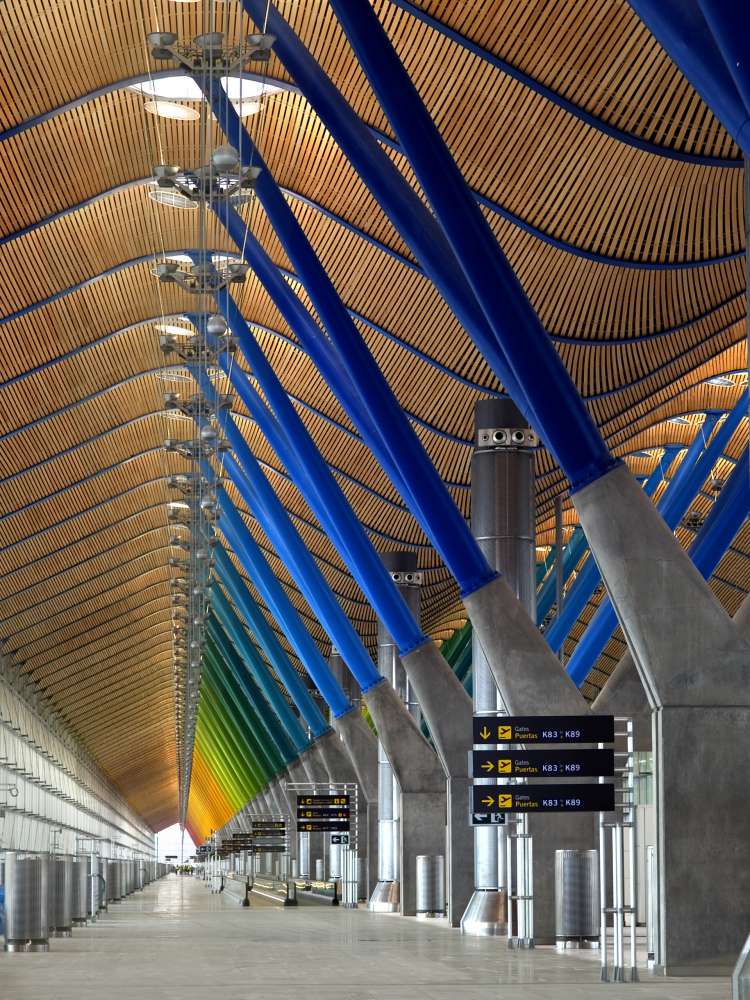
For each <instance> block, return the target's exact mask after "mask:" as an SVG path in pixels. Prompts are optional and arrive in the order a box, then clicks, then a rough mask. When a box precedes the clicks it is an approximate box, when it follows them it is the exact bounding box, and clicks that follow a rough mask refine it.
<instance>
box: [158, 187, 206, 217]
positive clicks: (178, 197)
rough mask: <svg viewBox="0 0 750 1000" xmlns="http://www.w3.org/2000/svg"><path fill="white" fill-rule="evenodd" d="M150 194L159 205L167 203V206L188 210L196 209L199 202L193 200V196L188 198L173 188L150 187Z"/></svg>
mask: <svg viewBox="0 0 750 1000" xmlns="http://www.w3.org/2000/svg"><path fill="white" fill-rule="evenodd" d="M148 196H149V198H150V199H151V201H155V202H156V203H157V205H166V206H167V208H179V209H185V210H187V211H188V212H193V211H196V210H197V208H198V203H197V202H195V201H193V200H192V198H186V197H185V195H184V194H180V192H179V191H175V190H174V189H173V188H162V187H152V188H150V189H149V192H148Z"/></svg>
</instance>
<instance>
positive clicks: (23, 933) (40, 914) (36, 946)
mask: <svg viewBox="0 0 750 1000" xmlns="http://www.w3.org/2000/svg"><path fill="white" fill-rule="evenodd" d="M4 881H5V885H4V888H5V950H6V951H11V952H13V951H49V923H50V920H49V901H48V896H49V886H48V881H49V858H48V857H47V855H46V854H45V855H25V856H24V855H20V854H19V853H18V852H16V851H9V852H8V853H7V854H6V855H5V876H4Z"/></svg>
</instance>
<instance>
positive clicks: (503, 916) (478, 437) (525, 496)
mask: <svg viewBox="0 0 750 1000" xmlns="http://www.w3.org/2000/svg"><path fill="white" fill-rule="evenodd" d="M474 423H475V428H474V430H475V450H474V455H473V457H472V464H471V528H472V531H473V533H474V536H475V537H476V539H477V541H478V542H479V545H480V547H481V549H482V551H483V553H484V555H485V556H486V557H487V561H488V562H489V563H490V565H491V566H493V567H494V568H495V569H497V570H499V571H500V572H501V573H502V574H503V576H504V578H505V580H506V582H507V584H508V586H509V587H510V588H511V589H512V590H513V591H514V592H515V594H516V596H517V597H518V599H519V600H520V602H521V604H522V605H523V607H524V608H525V609H526V611H527V612H528V613H529V616H530V617H531V618H532V619H533V618H534V617H535V611H536V594H535V582H536V581H535V573H534V571H535V562H536V524H535V517H536V509H535V474H534V452H535V440H536V439H535V437H534V436H533V435H532V434H531V433H530V430H529V428H528V426H527V424H526V421H525V420H524V418H523V416H522V415H521V413H520V412H519V411H518V409H517V408H516V406H515V405H514V404H513V403H512V402H511V401H510V400H500V399H486V400H480V401H479V402H478V403H477V405H476V411H475V415H474ZM472 674H473V696H474V711H475V712H476V713H477V714H482V713H483V712H487V713H490V714H493V713H495V712H497V711H498V710H500V711H504V710H505V706H504V704H503V700H502V697H501V696H500V693H499V691H498V688H497V685H496V683H495V679H494V677H493V675H492V671H491V669H490V665H489V662H488V659H487V657H486V656H485V653H484V651H483V649H482V647H481V645H480V643H479V641H478V638H477V635H476V633H475V634H474V636H473V640H472ZM492 781H493V779H487V783H488V784H491V783H492ZM474 886H475V891H474V894H473V896H472V898H471V901H470V903H469V906H468V907H467V909H466V912H465V913H464V915H463V919H462V921H461V930H462V931H463V933H464V934H471V935H481V936H492V935H501V934H505V932H506V921H507V891H506V890H507V881H506V872H505V829H504V827H493V826H485V827H475V829H474Z"/></svg>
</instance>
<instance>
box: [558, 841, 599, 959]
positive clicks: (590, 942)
mask: <svg viewBox="0 0 750 1000" xmlns="http://www.w3.org/2000/svg"><path fill="white" fill-rule="evenodd" d="M555 937H556V943H557V947H558V949H560V950H563V949H565V948H596V947H598V945H599V852H598V851H568V850H558V851H555Z"/></svg>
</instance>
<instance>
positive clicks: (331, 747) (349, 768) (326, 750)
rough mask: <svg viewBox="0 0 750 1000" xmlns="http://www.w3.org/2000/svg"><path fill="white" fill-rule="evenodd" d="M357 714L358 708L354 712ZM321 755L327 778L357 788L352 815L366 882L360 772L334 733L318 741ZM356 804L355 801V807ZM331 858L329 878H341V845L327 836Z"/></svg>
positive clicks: (364, 807)
mask: <svg viewBox="0 0 750 1000" xmlns="http://www.w3.org/2000/svg"><path fill="white" fill-rule="evenodd" d="M355 711H358V709H355ZM318 742H319V743H320V749H321V754H322V755H323V759H324V761H325V764H326V767H327V769H328V776H329V778H330V779H331V782H333V783H341V782H344V783H346V784H349V785H356V786H357V796H356V799H357V812H356V817H355V815H354V813H352V817H353V818H354V819H355V822H356V832H357V857H358V863H359V868H360V872H361V873H362V875H363V877H364V879H365V881H366V875H365V872H366V870H367V798H366V796H365V793H364V791H363V789H362V786H361V785H360V783H359V778H358V775H357V770H356V768H355V766H354V762H353V760H352V757H351V755H350V753H349V750H348V748H347V746H346V744H345V743H344V742H343V740H342V738H341V736H340V735H339V734H338V733H337V732H335V731H334V730H331V731H330V732H328V733H324V734H323V736H321V737H320V739H319V741H318ZM353 806H354V803H353V802H352V807H353ZM328 858H329V869H330V870H329V875H330V877H331V878H338V877H340V876H341V846H340V845H338V844H334V843H332V842H331V835H330V834H329V835H328Z"/></svg>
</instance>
